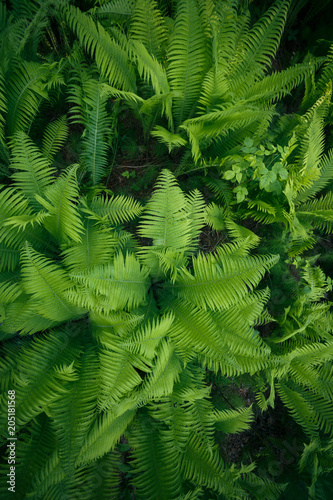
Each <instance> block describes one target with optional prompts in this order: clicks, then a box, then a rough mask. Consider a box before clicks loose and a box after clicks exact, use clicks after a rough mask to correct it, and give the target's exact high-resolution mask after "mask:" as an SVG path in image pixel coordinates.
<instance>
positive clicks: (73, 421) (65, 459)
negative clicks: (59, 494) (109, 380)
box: [49, 346, 98, 481]
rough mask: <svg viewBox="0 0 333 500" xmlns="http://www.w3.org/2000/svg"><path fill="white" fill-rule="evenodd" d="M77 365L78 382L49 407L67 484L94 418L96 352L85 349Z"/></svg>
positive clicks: (72, 384) (95, 403) (91, 349)
mask: <svg viewBox="0 0 333 500" xmlns="http://www.w3.org/2000/svg"><path fill="white" fill-rule="evenodd" d="M80 365H81V366H80V368H79V370H78V378H77V380H75V381H73V382H72V383H71V385H70V386H68V391H67V392H66V394H64V395H63V396H62V398H61V400H60V401H57V403H51V404H50V405H49V412H50V415H51V418H52V427H53V428H54V430H55V433H56V435H57V437H58V440H59V441H58V442H59V457H60V461H61V465H62V467H63V469H64V471H65V472H66V476H67V480H68V481H71V480H72V476H73V474H74V464H75V461H76V459H77V457H78V455H79V453H80V450H81V447H82V444H83V441H84V439H85V437H86V434H87V433H88V431H89V429H90V427H91V424H92V423H93V421H94V417H95V414H94V409H95V408H96V405H97V395H96V392H97V381H96V378H92V376H91V374H92V373H96V371H97V369H98V356H97V352H96V351H95V349H93V348H91V347H89V346H88V348H87V349H86V350H85V352H84V354H83V355H82V357H81V359H80Z"/></svg>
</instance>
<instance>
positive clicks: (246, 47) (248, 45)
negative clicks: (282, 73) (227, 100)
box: [228, 0, 290, 92]
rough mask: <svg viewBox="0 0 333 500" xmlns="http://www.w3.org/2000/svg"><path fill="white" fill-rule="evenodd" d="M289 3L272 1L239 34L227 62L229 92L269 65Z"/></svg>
mask: <svg viewBox="0 0 333 500" xmlns="http://www.w3.org/2000/svg"><path fill="white" fill-rule="evenodd" d="M289 3H290V1H289V0H281V1H280V0H279V1H277V2H275V3H274V4H273V5H272V6H271V7H270V8H269V9H268V10H267V11H266V13H265V14H264V16H263V17H262V18H261V19H260V20H259V21H258V22H257V23H256V24H255V25H254V27H253V28H252V29H251V30H250V31H249V33H248V34H246V36H243V37H242V39H241V41H240V44H239V45H238V46H237V50H236V52H235V55H234V59H233V60H232V61H231V62H230V70H229V75H228V76H229V80H230V82H231V90H232V91H236V92H239V91H240V87H244V88H249V87H250V86H251V85H252V84H253V83H254V81H255V80H256V79H257V78H258V77H260V76H262V75H263V73H264V70H265V69H266V67H267V66H269V65H270V63H271V58H273V57H274V56H275V54H276V51H277V49H278V46H279V43H280V39H281V36H282V32H283V28H284V25H285V22H286V16H287V12H288V7H289Z"/></svg>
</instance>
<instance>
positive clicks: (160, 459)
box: [0, 136, 278, 499]
mask: <svg viewBox="0 0 333 500" xmlns="http://www.w3.org/2000/svg"><path fill="white" fill-rule="evenodd" d="M22 138H23V142H22V141H21V144H24V147H25V148H26V149H27V151H28V152H29V154H30V150H31V155H30V156H27V157H29V158H30V159H29V163H28V164H26V167H25V168H24V169H22V167H20V165H22V159H21V156H19V150H16V149H15V148H16V146H14V149H13V155H14V156H15V154H16V151H18V157H17V160H16V159H15V162H16V163H13V167H14V168H16V169H18V170H17V173H14V174H13V180H14V181H16V185H15V188H14V187H6V188H5V187H4V188H3V189H2V191H1V195H0V196H1V207H2V208H1V213H3V214H6V217H5V218H2V220H1V227H0V234H1V242H0V244H1V249H2V256H3V258H2V261H1V262H2V270H1V287H0V293H1V304H2V306H1V314H2V323H1V333H2V338H3V339H4V342H3V345H2V349H3V355H4V361H3V362H2V371H3V378H2V389H3V390H4V393H3V394H4V395H5V393H6V391H7V390H8V389H13V388H14V390H15V391H16V422H17V431H18V436H19V439H20V446H21V452H20V453H22V457H21V458H20V463H19V465H18V466H17V476H18V477H21V476H22V475H23V474H24V475H25V480H24V481H23V479H22V481H18V484H20V486H18V487H19V488H20V492H21V494H22V495H25V494H28V493H29V495H31V496H32V497H35V498H47V497H52V498H58V497H59V498H60V496H61V495H63V492H66V494H67V495H68V498H72V495H73V491H74V490H76V491H80V492H81V491H82V492H84V491H86V492H87V491H88V490H89V487H88V486H87V485H88V484H89V481H91V480H92V479H91V478H92V476H93V474H94V472H93V471H94V470H95V469H94V467H97V466H98V464H101V463H102V464H104V463H108V464H109V465H108V467H110V474H111V475H112V473H111V472H112V470H114V473H113V476H112V477H113V482H112V484H111V485H110V481H109V476H107V477H106V478H104V479H103V481H104V482H103V488H105V491H107V488H109V487H111V488H115V491H116V488H117V484H118V483H119V480H120V476H119V473H118V474H117V472H116V471H117V470H118V471H119V470H121V463H120V462H119V456H120V455H119V450H120V448H119V446H120V444H119V443H120V442H121V441H122V442H123V440H124V439H126V440H127V442H128V443H129V446H130V447H131V450H132V451H131V457H132V460H131V461H130V469H129V470H130V471H131V473H130V482H131V483H132V484H133V485H134V487H135V488H136V491H137V495H138V497H141V498H145V499H146V498H152V499H153V498H156V495H157V492H158V494H159V495H162V496H163V497H164V498H166V499H171V498H178V497H179V496H180V495H181V494H186V493H188V492H189V491H190V490H191V485H192V486H193V487H195V486H196V485H200V486H201V487H203V486H204V487H205V488H208V490H210V489H211V490H212V491H215V492H217V493H218V494H223V495H231V497H232V498H233V497H234V498H238V495H239V494H243V493H244V492H245V491H246V487H245V483H246V481H250V482H253V481H254V482H255V483H256V484H257V487H258V488H259V490H260V488H261V489H262V488H264V490H265V491H266V490H267V492H268V493H267V494H269V495H270V496H272V497H274V496H275V493H276V492H277V491H278V487H277V486H273V485H272V484H269V483H268V482H265V481H264V482H263V481H262V480H260V479H259V478H257V477H256V476H255V475H254V474H253V473H252V472H251V471H252V469H253V467H250V468H249V467H245V468H240V469H239V470H238V469H237V470H236V469H234V470H233V472H231V470H229V468H228V467H227V466H226V465H225V464H224V463H223V461H222V460H221V457H220V456H219V453H218V451H217V449H216V445H215V442H214V437H213V436H214V429H215V427H216V426H217V427H219V428H220V429H228V428H229V426H231V427H232V429H233V432H237V431H238V430H241V429H244V428H246V427H247V426H248V425H249V423H250V421H251V419H252V411H251V408H248V409H239V410H234V411H229V412H225V411H218V410H216V409H214V406H213V404H212V402H211V400H210V389H209V387H208V386H207V385H206V383H205V377H204V373H205V370H207V369H209V370H214V371H216V372H222V373H224V374H225V375H232V374H233V375H235V374H241V373H245V372H247V373H254V372H255V371H257V370H262V369H264V368H265V367H267V366H268V364H269V356H270V349H269V347H268V346H267V345H266V344H265V343H264V342H263V341H262V340H261V338H260V336H259V335H258V333H257V332H256V330H255V324H256V322H257V321H258V320H261V319H262V318H264V316H265V313H264V306H265V303H266V302H267V299H268V296H269V295H268V292H267V290H262V291H255V288H256V287H257V285H258V284H259V282H260V280H261V279H262V277H263V276H264V274H265V272H266V271H267V270H269V269H270V268H271V267H272V266H273V265H274V264H275V262H276V261H277V259H278V257H274V256H256V257H255V256H250V255H249V251H250V249H251V248H252V247H253V242H252V241H251V238H250V237H244V238H238V240H237V241H235V242H234V243H229V244H226V245H223V246H221V247H219V248H218V249H217V250H216V251H215V253H213V254H202V253H200V252H198V246H199V236H200V232H201V230H202V227H203V226H204V224H205V223H206V217H207V209H206V204H205V202H204V200H203V197H202V195H201V194H200V193H199V192H198V191H194V192H192V193H190V194H188V195H186V194H184V193H183V192H182V190H181V189H180V188H179V186H178V184H177V182H176V180H175V178H174V176H173V175H172V174H171V172H170V171H168V170H165V171H163V172H162V174H161V175H160V177H159V179H158V182H157V184H156V188H155V191H154V193H153V195H152V197H151V199H150V200H149V201H148V203H147V204H146V206H145V207H142V206H141V205H140V204H139V203H138V202H136V201H134V200H133V199H131V198H128V197H125V196H118V197H114V196H112V197H109V196H107V195H103V194H102V195H98V196H93V197H86V198H82V197H81V198H80V197H79V189H78V184H77V180H76V167H71V168H69V169H68V170H67V171H66V172H64V173H63V175H61V176H60V177H58V178H55V179H54V180H53V181H50V180H49V181H48V185H46V184H45V183H44V178H45V175H48V174H47V172H48V170H47V169H48V167H47V164H46V163H45V165H44V164H42V163H41V158H42V154H41V153H38V152H37V150H36V148H35V146H33V145H31V144H30V143H28V142H27V141H26V140H25V138H24V136H22ZM15 144H16V143H15ZM17 147H18V146H17ZM20 147H21V146H20ZM19 161H21V163H19ZM42 168H44V170H42ZM21 170H22V172H24V178H23V173H22V174H21V173H20V171H21ZM41 172H45V175H44V173H43V175H42V174H41ZM36 174H38V175H36ZM20 176H22V179H21V177H20ZM35 185H36V186H37V190H36V188H34V187H33V186H35ZM30 186H31V187H30ZM34 189H35V190H36V191H35V192H36V193H38V194H36V195H35V197H34V198H33V197H32V192H33V190H34ZM27 211H28V212H27ZM27 213H28V215H26V214H27ZM140 213H141V219H140V221H139V225H138V230H137V234H138V236H139V240H138V238H137V237H135V236H134V237H133V236H132V235H131V234H130V232H128V231H127V230H126V229H125V227H124V224H126V223H128V221H131V220H132V219H134V218H136V217H137V216H138V215H140ZM253 236H254V235H253ZM142 238H143V239H144V241H145V245H144V246H142V245H141V246H140V241H143V240H141V239H142ZM16 255H18V256H19V258H16ZM249 309H251V313H249ZM32 360H33V361H32ZM15 367H17V368H15ZM5 407H6V399H5V397H3V400H2V408H3V410H5ZM4 413H5V411H4ZM5 429H6V422H5V420H3V422H2V434H5ZM28 436H29V437H28ZM36 439H38V440H39V453H40V457H45V458H44V460H43V461H44V463H41V462H40V458H37V457H36V459H35V462H34V461H32V462H31V463H30V462H29V465H28V462H27V460H28V461H29V459H28V457H27V454H26V453H27V450H28V448H29V446H30V445H31V440H32V442H33V441H34V440H36ZM152 456H154V457H155V458H154V461H152ZM46 457H47V458H46ZM38 463H39V464H40V465H39V466H38V472H36V467H37V465H36V464H38ZM112 467H113V469H112ZM119 467H120V469H119ZM117 468H118V469H117ZM27 471H28V472H27ZM27 474H28V475H27ZM244 474H245V476H246V478H247V479H246V480H245V479H244ZM244 481H245V483H244ZM104 483H105V484H104ZM186 484H187V485H188V486H186ZM244 488H245V490H244ZM260 491H261V490H260ZM241 492H243V493H241ZM86 494H87V496H86V498H92V496H89V495H93V494H92V493H89V494H88V493H86ZM244 494H245V493H244Z"/></svg>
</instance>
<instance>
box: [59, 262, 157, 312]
mask: <svg viewBox="0 0 333 500" xmlns="http://www.w3.org/2000/svg"><path fill="white" fill-rule="evenodd" d="M69 276H70V278H71V279H72V280H74V281H75V282H77V283H81V284H83V285H84V286H85V287H87V289H88V290H91V291H93V293H95V294H96V295H97V297H98V298H99V301H100V303H101V304H102V305H103V307H106V308H107V310H117V309H126V308H127V307H128V308H132V307H137V306H139V305H140V304H141V303H142V302H143V301H144V300H145V297H146V293H147V288H148V286H149V283H148V279H147V276H148V269H146V268H145V267H142V268H141V267H140V264H139V262H138V260H137V259H136V258H135V257H134V256H133V255H130V254H127V255H126V257H125V258H124V257H123V255H122V254H121V253H119V254H117V255H116V257H115V258H114V261H113V263H112V264H106V265H99V266H95V267H94V268H92V269H88V270H84V271H76V272H75V273H70V274H69ZM129 285H130V286H129Z"/></svg>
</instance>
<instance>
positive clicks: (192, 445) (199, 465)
mask: <svg viewBox="0 0 333 500" xmlns="http://www.w3.org/2000/svg"><path fill="white" fill-rule="evenodd" d="M181 468H182V472H183V474H184V477H185V478H186V479H188V480H189V481H191V482H193V483H194V484H200V485H201V486H205V487H206V488H211V489H213V490H215V491H217V492H218V493H223V494H224V495H226V496H227V498H235V497H233V496H232V493H233V489H234V488H233V480H232V478H230V477H228V474H227V471H226V469H225V466H224V464H223V462H222V459H221V458H220V456H219V454H218V451H217V449H216V448H215V449H214V450H213V451H212V450H211V449H207V448H206V447H205V446H203V443H202V442H201V439H200V436H198V435H196V434H194V435H193V436H192V437H191V439H190V441H189V442H188V444H187V447H186V451H185V453H184V454H183V456H182V463H181Z"/></svg>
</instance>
